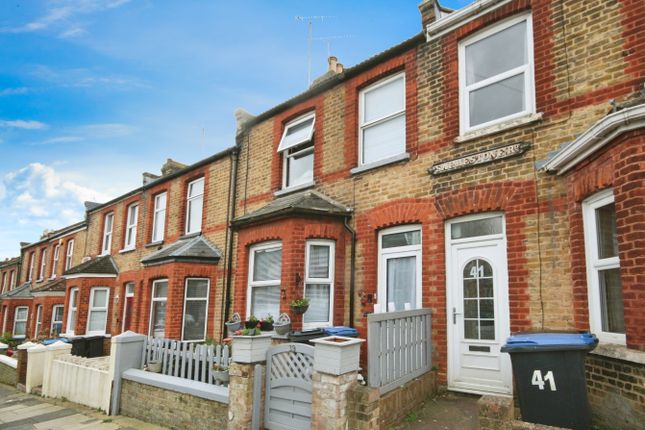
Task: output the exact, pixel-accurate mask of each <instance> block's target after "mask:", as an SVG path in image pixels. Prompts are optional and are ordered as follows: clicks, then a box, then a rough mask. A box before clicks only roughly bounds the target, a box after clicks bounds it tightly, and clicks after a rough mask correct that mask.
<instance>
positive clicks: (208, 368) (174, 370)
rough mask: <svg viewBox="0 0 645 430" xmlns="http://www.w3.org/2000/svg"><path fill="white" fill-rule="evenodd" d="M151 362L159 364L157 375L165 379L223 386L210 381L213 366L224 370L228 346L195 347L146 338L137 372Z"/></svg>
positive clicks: (182, 343)
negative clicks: (171, 377) (167, 377)
mask: <svg viewBox="0 0 645 430" xmlns="http://www.w3.org/2000/svg"><path fill="white" fill-rule="evenodd" d="M151 360H155V361H160V362H161V373H162V374H164V375H168V376H176V377H178V378H184V379H190V380H193V381H198V382H205V383H207V384H213V385H223V386H227V385H228V383H227V382H223V383H222V382H220V381H219V380H216V379H215V377H214V369H213V365H215V364H217V365H220V366H222V365H223V366H222V367H226V368H228V366H229V365H230V363H231V355H230V351H229V347H228V346H222V345H217V346H215V345H196V344H194V343H188V342H179V341H176V340H171V339H159V338H153V337H148V338H147V339H146V341H145V344H144V349H143V356H142V357H141V368H142V369H143V368H144V366H146V365H148V363H149V362H150V361H151Z"/></svg>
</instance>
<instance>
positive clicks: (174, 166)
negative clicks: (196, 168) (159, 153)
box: [161, 158, 188, 176]
mask: <svg viewBox="0 0 645 430" xmlns="http://www.w3.org/2000/svg"><path fill="white" fill-rule="evenodd" d="M185 167H188V166H187V165H186V164H182V163H180V162H178V161H175V160H173V159H172V158H168V159H167V160H166V162H165V163H164V165H163V166H161V176H167V175H170V174H172V173H175V172H176V171H178V170H181V169H183V168H185Z"/></svg>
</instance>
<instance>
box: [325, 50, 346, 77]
mask: <svg viewBox="0 0 645 430" xmlns="http://www.w3.org/2000/svg"><path fill="white" fill-rule="evenodd" d="M327 63H329V69H328V70H327V72H328V73H329V72H332V73H335V74H338V73H343V70H345V67H344V66H343V65H342V64H341V63H339V62H338V58H336V57H334V56H333V55H332V56H330V57H329V58H328V59H327Z"/></svg>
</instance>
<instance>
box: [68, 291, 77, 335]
mask: <svg viewBox="0 0 645 430" xmlns="http://www.w3.org/2000/svg"><path fill="white" fill-rule="evenodd" d="M77 310H78V288H72V289H71V290H70V292H69V313H68V314H67V333H68V334H70V335H74V331H75V330H76V316H77V315H76V314H77Z"/></svg>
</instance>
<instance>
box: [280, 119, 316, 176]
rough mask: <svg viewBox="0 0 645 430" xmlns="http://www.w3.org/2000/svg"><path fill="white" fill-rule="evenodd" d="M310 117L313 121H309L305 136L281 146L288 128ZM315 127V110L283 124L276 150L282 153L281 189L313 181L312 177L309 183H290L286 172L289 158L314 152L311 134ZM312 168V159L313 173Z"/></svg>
mask: <svg viewBox="0 0 645 430" xmlns="http://www.w3.org/2000/svg"><path fill="white" fill-rule="evenodd" d="M312 118H313V122H312V123H311V130H310V131H309V133H308V135H307V137H306V138H304V139H302V140H301V141H299V142H298V143H296V144H292V145H290V146H288V147H286V148H282V146H283V145H282V143H283V141H284V139H285V137H286V136H287V132H288V131H289V129H290V128H292V127H294V126H297V125H299V124H302V123H303V122H305V121H309V120H310V119H312ZM315 128H316V112H315V111H314V112H309V113H306V114H304V115H302V116H300V117H298V118H296V119H294V120H292V121H289V122H288V123H287V124H286V125H285V126H284V131H283V132H282V138H281V139H280V145H279V146H278V152H281V153H282V188H283V189H291V188H300V187H306V186H307V185H310V184H312V183H313V178H312V180H311V181H310V182H309V183H303V184H296V185H290V184H289V174H288V172H289V160H290V159H291V158H294V157H297V156H304V155H308V154H309V153H311V154H314V141H313V136H314V131H315ZM314 157H315V155H314ZM313 170H314V160H312V163H311V171H312V173H313Z"/></svg>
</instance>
